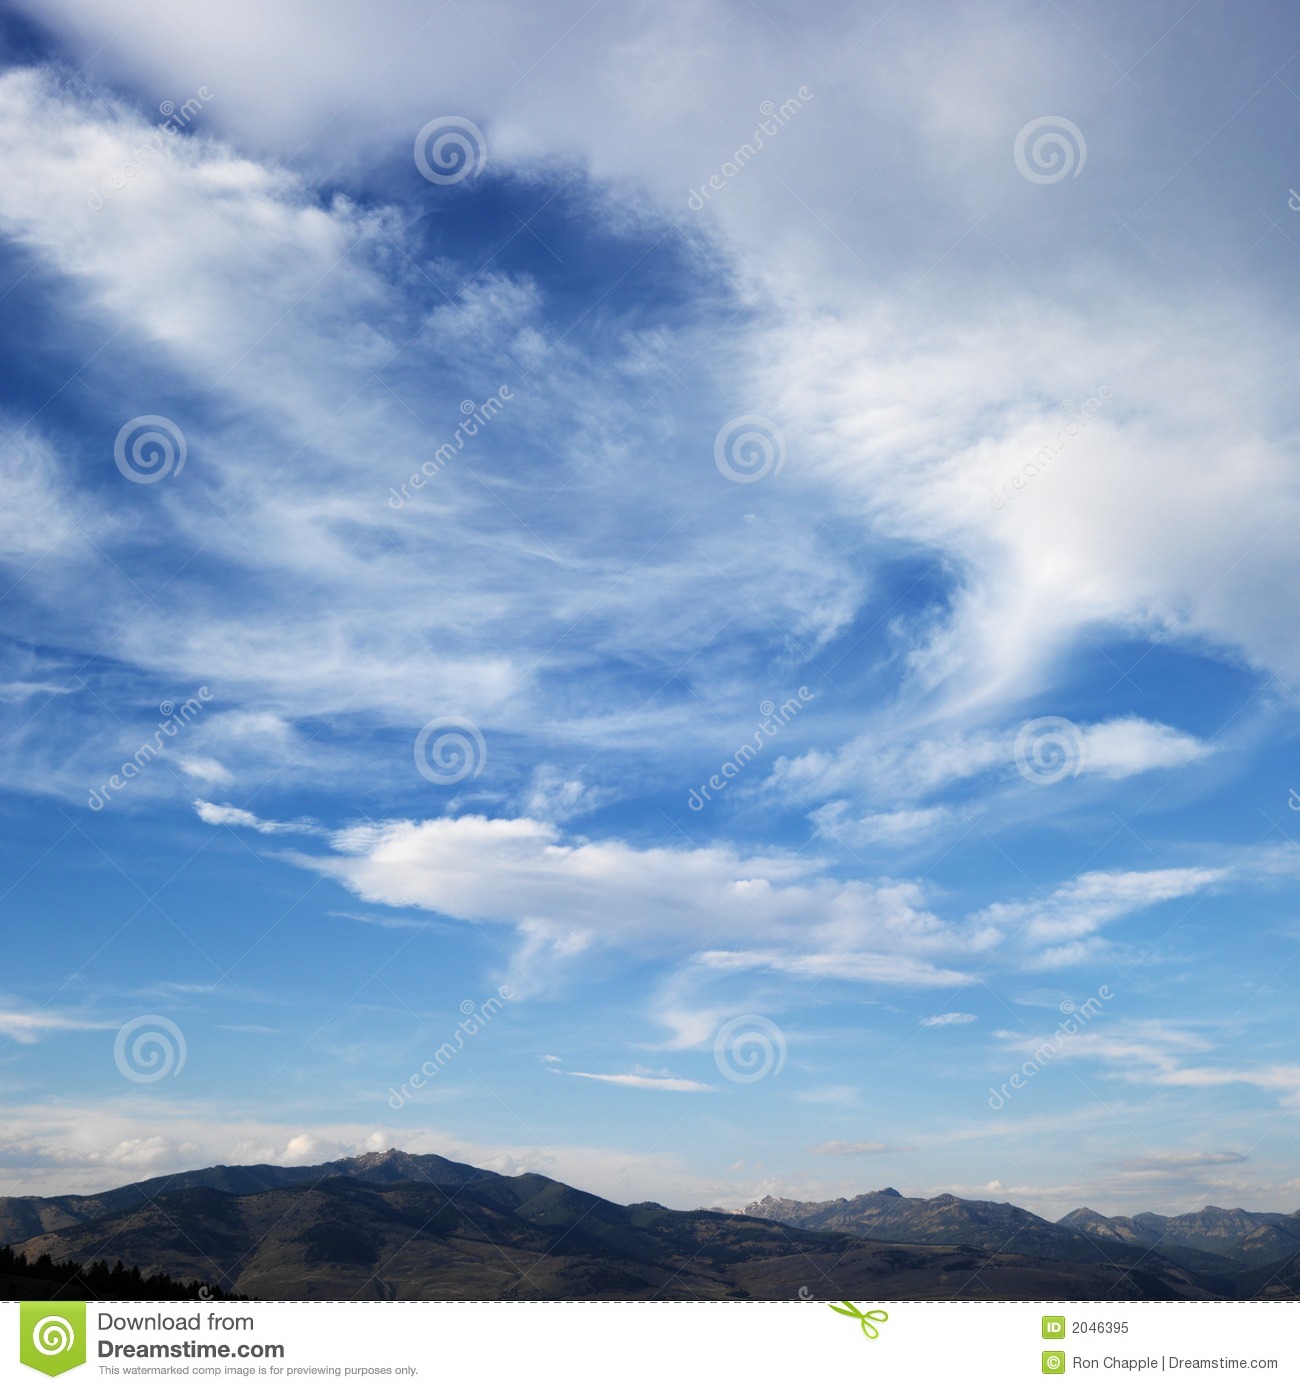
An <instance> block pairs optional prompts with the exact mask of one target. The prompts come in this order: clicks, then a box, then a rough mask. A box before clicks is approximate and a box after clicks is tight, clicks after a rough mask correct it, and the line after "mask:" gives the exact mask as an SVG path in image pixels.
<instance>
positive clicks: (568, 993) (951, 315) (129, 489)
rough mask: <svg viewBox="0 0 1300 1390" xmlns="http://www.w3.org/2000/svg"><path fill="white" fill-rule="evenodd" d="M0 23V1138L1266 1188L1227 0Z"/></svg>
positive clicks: (1255, 134) (1256, 632)
mask: <svg viewBox="0 0 1300 1390" xmlns="http://www.w3.org/2000/svg"><path fill="white" fill-rule="evenodd" d="M3 33H4V38H5V60H4V66H3V70H2V71H0V147H2V148H3V155H4V167H5V169H6V175H5V178H4V180H3V181H0V293H3V300H2V301H0V302H2V303H3V307H4V311H5V312H4V314H3V318H2V319H0V360H2V361H3V366H4V371H3V373H2V374H0V381H2V382H3V400H2V402H0V427H2V428H0V436H2V437H3V448H2V449H0V492H2V495H3V499H4V513H5V516H6V525H5V526H4V528H3V531H2V532H0V565H2V566H3V571H4V581H3V586H2V588H3V592H4V604H3V628H2V630H0V702H2V711H3V723H4V734H3V744H2V746H0V788H2V790H0V815H2V816H3V822H4V826H5V830H6V834H5V861H4V868H3V883H2V886H0V893H2V894H3V897H2V898H0V903H2V904H3V906H2V909H0V910H2V911H3V914H4V918H3V920H4V929H5V955H4V971H3V975H2V976H0V1093H2V1096H3V1114H2V1115H0V1125H2V1126H3V1129H2V1130H0V1188H2V1189H3V1190H4V1191H6V1192H9V1193H25V1192H43V1193H54V1192H64V1191H69V1190H90V1189H93V1188H96V1187H107V1186H113V1185H117V1184H118V1183H120V1182H124V1181H127V1180H129V1179H131V1178H133V1177H139V1176H142V1175H144V1174H147V1173H154V1172H161V1171H168V1170H171V1169H176V1168H185V1167H194V1166H198V1165H200V1164H204V1163H209V1162H254V1161H258V1162H262V1161H280V1162H295V1161H299V1162H311V1161H319V1160H320V1159H323V1158H328V1157H332V1156H335V1155H339V1154H345V1153H352V1152H358V1151H361V1150H364V1149H370V1148H383V1147H388V1146H390V1145H391V1146H396V1147H401V1148H407V1149H412V1150H436V1151H439V1152H443V1153H446V1154H448V1155H450V1156H452V1157H456V1158H463V1159H467V1160H471V1161H475V1162H480V1163H484V1164H486V1165H488V1166H492V1167H496V1168H499V1169H501V1170H502V1171H509V1172H520V1171H526V1170H528V1169H535V1170H541V1171H546V1172H550V1173H554V1174H555V1175H556V1176H559V1177H561V1178H564V1179H566V1180H569V1181H571V1182H576V1183H579V1184H582V1185H585V1186H588V1187H591V1188H594V1189H596V1190H598V1191H601V1192H602V1193H605V1194H607V1195H610V1196H613V1197H616V1198H620V1199H623V1200H638V1199H651V1198H652V1199H657V1200H662V1201H666V1202H671V1203H677V1204H683V1205H687V1204H713V1203H719V1204H723V1205H727V1206H736V1205H740V1204H742V1203H743V1202H745V1201H747V1200H750V1199H751V1198H753V1197H756V1196H760V1195H762V1194H763V1193H764V1192H777V1193H781V1194H786V1195H795V1196H806V1197H825V1196H834V1195H842V1194H849V1193H852V1192H856V1191H862V1190H867V1189H871V1188H877V1187H881V1186H885V1185H892V1186H895V1187H898V1188H900V1189H901V1190H903V1191H905V1192H909V1193H917V1194H928V1193H933V1192H939V1191H953V1192H957V1193H960V1194H963V1195H968V1196H986V1195H993V1196H997V1197H999V1198H1003V1199H1006V1200H1013V1201H1017V1202H1019V1203H1021V1204H1023V1205H1026V1206H1029V1207H1031V1208H1033V1209H1035V1210H1038V1211H1042V1212H1044V1213H1046V1214H1049V1215H1058V1214H1060V1213H1061V1212H1064V1211H1065V1210H1068V1209H1069V1208H1071V1207H1073V1206H1076V1205H1079V1204H1081V1203H1087V1204H1088V1205H1092V1206H1096V1207H1099V1208H1101V1209H1103V1210H1105V1211H1107V1212H1118V1211H1137V1210H1141V1209H1143V1208H1155V1209H1157V1210H1178V1209H1186V1208H1189V1207H1197V1206H1200V1205H1204V1204H1205V1203H1208V1202H1213V1203H1215V1204H1218V1205H1234V1204H1237V1203H1242V1204H1246V1205H1250V1206H1254V1207H1260V1208H1267V1209H1280V1210H1287V1211H1289V1210H1292V1209H1294V1208H1295V1207H1297V1206H1300V1197H1298V1196H1297V1193H1298V1191H1300V1179H1298V1178H1296V1176H1295V1157H1296V1148H1295V1136H1296V1116H1297V1105H1298V1104H1300V1036H1298V1030H1297V1025H1296V1022H1295V1013H1294V1008H1293V1003H1292V1001H1293V998H1294V989H1295V987H1296V984H1297V977H1298V975H1300V962H1298V961H1297V953H1298V952H1300V936H1298V934H1297V926H1298V924H1297V919H1296V907H1295V904H1296V901H1297V897H1296V885H1297V878H1298V876H1300V853H1298V852H1297V842H1296V837H1297V830H1298V829H1300V819H1297V810H1298V809H1300V795H1298V794H1297V792H1296V790H1295V789H1297V788H1300V747H1298V744H1300V740H1297V737H1296V734H1295V727H1296V710H1297V692H1298V691H1300V667H1298V666H1297V656H1298V655H1300V633H1298V632H1297V625H1296V621H1295V616H1294V615H1295V613H1296V612H1297V603H1298V600H1300V578H1298V576H1300V540H1298V539H1297V536H1300V473H1298V470H1297V462H1296V438H1297V418H1296V409H1295V400H1296V391H1295V384H1296V383H1295V375H1296V359H1297V356H1298V355H1300V340H1298V339H1297V334H1296V329H1295V325H1294V314H1293V313H1291V312H1290V310H1291V306H1292V305H1293V304H1294V302H1295V294H1296V290H1297V287H1298V285H1297V280H1298V269H1300V215H1298V213H1300V194H1297V193H1296V192H1295V190H1296V188H1297V187H1300V166H1297V165H1295V164H1294V163H1288V156H1287V154H1286V151H1287V150H1288V149H1289V148H1290V147H1291V146H1292V145H1294V141H1293V140H1289V139H1288V136H1289V135H1290V134H1291V133H1293V132H1294V130H1295V128H1296V123H1297V119H1298V118H1300V56H1297V48H1298V47H1300V39H1297V37H1296V31H1295V26H1294V22H1293V20H1292V19H1291V17H1290V16H1289V15H1288V12H1287V8H1286V7H1284V6H1282V5H1272V4H1257V5H1254V6H1252V7H1251V9H1250V12H1249V15H1248V17H1247V18H1246V19H1245V20H1243V19H1242V17H1241V15H1240V13H1239V12H1236V11H1234V10H1233V8H1232V7H1229V6H1227V5H1223V4H1200V5H1190V6H1188V5H1183V4H1170V5H1166V4H1161V3H1156V4H1150V5H1146V6H1143V7H1141V9H1140V11H1138V12H1137V13H1134V12H1133V11H1132V7H1130V6H1122V5H1111V4H1090V5H1086V6H1085V5H1081V4H1069V3H1060V4H1057V3H1047V4H1042V5H1040V4H1033V3H1023V4H1022V3H1010V2H1008V3H1002V4H994V3H980V4H961V5H944V4H936V5H933V6H926V7H924V8H923V9H922V8H917V7H901V6H897V5H885V4H874V5H868V6H865V7H863V6H852V7H849V6H844V7H838V6H824V7H818V8H817V9H816V10H815V11H814V12H807V11H806V7H799V6H784V5H753V4H746V5H741V6H729V5H721V4H719V5H714V4H707V3H694V4H691V5H672V4H670V5H665V6H659V7H655V8H653V9H648V10H629V9H627V8H626V7H607V8H602V7H595V8H591V9H588V8H587V7H586V6H585V5H578V4H573V5H568V4H556V5H550V6H547V7H545V12H544V13H538V12H536V11H535V8H534V7H528V6H523V5H517V4H514V3H511V2H510V0H502V3H500V4H496V5H493V6H491V7H473V8H471V7H468V6H462V5H457V4H454V3H452V4H447V5H443V6H441V7H438V6H433V7H429V6H425V5H416V4H408V3H405V2H404V0H394V2H393V3H389V4H386V5H385V6H384V7H382V9H381V10H379V11H378V12H377V13H369V12H368V13H366V14H365V15H360V14H358V13H356V12H355V11H354V9H353V7H349V6H345V5H337V6H321V5H319V4H316V5H309V4H307V3H290V2H289V0H278V3H276V4H275V5H273V6H270V7H266V6H261V5H257V6H255V5H253V4H251V3H250V2H249V0H232V3H231V4H228V5H226V6H224V7H222V8H221V10H220V11H219V12H216V11H211V10H210V9H209V8H208V7H203V6H197V5H193V4H189V3H185V4H178V3H172V4H168V5H162V4H158V3H152V0H150V2H149V3H145V2H144V0H101V3H98V4H96V5H94V6H91V5H87V4H85V3H84V0H43V3H42V4H41V5H39V6H36V5H31V6H27V5H10V6H9V7H8V8H7V9H6V11H5V16H4V28H3ZM449 118H450V119H451V121H452V123H451V124H450V125H449V124H446V122H447V120H448V119H449ZM440 122H441V123H442V124H439V123H440ZM1035 123H1038V124H1035ZM439 131H442V132H443V133H446V132H448V131H450V132H451V137H452V139H453V141H455V140H462V141H465V142H468V143H467V146H466V149H467V154H468V162H467V163H465V164H464V165H463V167H462V166H461V165H457V164H455V162H454V161H453V164H452V165H451V166H448V167H449V168H450V169H451V174H450V176H449V177H447V178H446V179H439V178H428V177H426V176H425V175H424V174H423V173H422V172H421V169H420V167H419V163H418V162H417V159H416V157H415V152H416V149H417V145H418V144H419V143H420V139H421V136H422V135H423V136H424V137H425V139H424V143H423V153H424V159H425V163H426V166H427V167H428V168H430V169H433V170H434V171H435V172H436V171H437V169H438V168H440V167H441V166H439V165H438V164H437V161H436V152H435V151H434V147H433V145H432V143H431V142H432V141H433V140H434V139H436V138H437V135H438V133H439ZM760 134H761V148H760V141H759V140H758V138H756V137H757V136H758V135H760ZM1044 135H1045V136H1046V140H1045V142H1042V140H1041V137H1043V136H1044ZM141 151H143V153H141ZM738 152H741V153H740V154H739V155H738ZM710 180H712V184H711V183H710ZM701 188H706V189H708V190H709V197H708V199H707V200H705V199H702V198H696V199H694V200H692V196H691V195H692V191H693V190H698V189H701ZM692 201H694V202H695V203H697V204H702V206H698V207H696V206H692ZM142 421H143V422H145V423H140V422H142ZM467 422H468V423H467ZM736 422H742V423H740V424H737V423H736ZM745 422H747V423H745ZM458 431H459V433H458ZM738 440H739V442H737V441H738ZM413 477H415V478H417V479H418V480H419V485H418V486H412V485H411V479H412V478H413ZM404 486H405V488H406V492H405V495H403V493H402V489H403V487H404ZM398 501H400V503H401V505H400V506H399V505H396V503H397V502H398ZM187 702H188V703H187ZM146 744H147V745H149V747H150V749H151V751H150V752H149V753H148V755H147V756H145V757H143V758H142V757H141V756H140V754H139V750H140V749H141V747H142V746H145V745H146ZM760 745H761V746H760ZM737 750H743V751H742V754H741V756H740V757H739V758H738V757H737ZM128 765H129V766H130V767H131V771H129V772H124V770H123V769H124V768H125V767H127V766H128ZM115 777H116V778H117V784H116V785H114V783H113V779H114V778H115ZM710 779H713V780H712V783H711V781H710ZM701 789H707V790H709V793H710V794H709V796H708V798H707V799H706V798H704V797H703V796H702V795H699V794H698V793H699V791H700V790H701ZM693 792H695V793H697V794H696V795H695V796H693V795H692V793H693ZM96 802H98V803H99V805H96V804H95V803H96ZM1103 991H1104V992H1103ZM499 992H500V993H499ZM494 996H495V997H497V998H498V1000H503V1001H504V1002H503V1003H502V1004H501V1007H500V1008H499V1010H497V1011H496V1012H494V1013H492V1015H491V1017H490V1018H489V1020H488V1021H487V1022H486V1023H484V1024H482V1025H481V1026H479V1027H478V1028H477V1031H476V1032H475V1034H474V1035H473V1036H472V1037H468V1036H466V1035H465V1033H464V1031H463V1029H464V1023H465V1020H466V1019H467V1018H471V1019H472V1018H474V1017H475V1016H476V1015H478V1016H481V1014H480V1011H481V1009H482V1007H483V1005H484V1003H485V1001H488V1000H489V999H491V998H493V997H494ZM1090 999H1091V1000H1093V1001H1095V1003H1096V1005H1097V1007H1085V1006H1086V1004H1087V1001H1088V1000H1090ZM464 1004H470V1005H472V1006H473V1008H472V1009H469V1010H466V1009H463V1008H462V1005H464ZM489 1012H491V1011H489ZM141 1020H161V1022H157V1021H155V1022H152V1023H149V1022H141ZM737 1020H741V1022H739V1023H737ZM458 1026H461V1027H462V1033H461V1035H460V1042H461V1043H462V1044H463V1045H457V1044H456V1042H455V1040H456V1038H457V1034H456V1030H457V1027H458ZM151 1033H152V1034H157V1035H158V1037H159V1038H161V1039H163V1040H164V1042H163V1043H160V1044H158V1047H159V1048H160V1049H161V1050H155V1051H154V1052H153V1053H151V1052H150V1047H151V1046H152V1044H150V1043H149V1042H148V1039H147V1036H146V1041H145V1043H144V1045H143V1047H144V1050H143V1051H142V1052H140V1053H138V1054H137V1053H134V1052H132V1044H133V1043H134V1042H135V1041H136V1040H137V1039H139V1038H140V1037H141V1036H142V1035H149V1034H151ZM449 1043H450V1044H452V1046H453V1048H454V1055H452V1056H451V1057H450V1060H445V1061H444V1062H438V1063H436V1064H435V1065H433V1066H432V1068H431V1070H432V1072H433V1073H435V1074H432V1075H430V1074H429V1072H427V1071H426V1073H424V1075H425V1077H426V1081H427V1084H425V1085H423V1086H420V1087H418V1088H416V1089H415V1090H413V1091H410V1093H409V1096H408V1098H406V1099H402V1103H401V1104H400V1105H398V1104H395V1103H394V1095H395V1092H396V1091H398V1090H400V1088H401V1087H402V1085H403V1084H404V1083H407V1082H409V1078H410V1077H411V1076H412V1075H413V1074H418V1073H420V1069H421V1067H422V1065H423V1064H424V1063H425V1062H428V1061H431V1059H434V1058H435V1056H437V1055H439V1049H441V1048H443V1047H444V1045H446V1044H449ZM1044 1047H1047V1049H1048V1050H1047V1051H1046V1052H1044V1051H1043V1049H1044ZM182 1049H183V1064H182V1060H181V1058H182ZM1036 1054H1039V1060H1038V1061H1037V1062H1036V1063H1035V1064H1034V1065H1033V1066H1032V1067H1031V1068H1029V1075H1028V1078H1027V1079H1026V1078H1025V1076H1024V1072H1025V1062H1026V1060H1027V1059H1030V1060H1032V1059H1034V1058H1035V1055H1036ZM441 1055H443V1056H444V1058H446V1057H447V1055H448V1054H446V1053H443V1054H441ZM151 1057H152V1061H151V1060H150V1058H151ZM133 1059H134V1060H133ZM151 1068H152V1070H151ZM155 1072H156V1073H158V1074H156V1075H155V1074H154V1073H155ZM1013 1073H1014V1074H1016V1075H1017V1076H1019V1077H1020V1079H1021V1081H1022V1083H1023V1084H1021V1085H1019V1086H1014V1084H1013V1083H1011V1082H1010V1080H1009V1079H1010V1078H1011V1077H1012V1075H1013ZM1004 1085H1007V1086H1009V1087H1011V1089H1010V1092H1009V1094H1005V1093H1004V1094H1002V1095H999V1088H1001V1087H1003V1086H1004ZM399 1098H400V1096H399ZM999 1099H1000V1100H1001V1103H1000V1104H998V1103H996V1102H997V1100H999ZM991 1100H992V1101H994V1103H993V1104H991V1103H990V1101H991Z"/></svg>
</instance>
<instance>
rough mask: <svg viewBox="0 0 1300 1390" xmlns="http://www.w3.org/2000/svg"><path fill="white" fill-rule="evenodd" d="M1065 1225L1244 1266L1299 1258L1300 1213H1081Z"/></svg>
mask: <svg viewBox="0 0 1300 1390" xmlns="http://www.w3.org/2000/svg"><path fill="white" fill-rule="evenodd" d="M1059 1224H1060V1225H1062V1226H1065V1227H1068V1228H1070V1229H1072V1230H1076V1231H1082V1232H1085V1233H1086V1234H1088V1235H1091V1236H1097V1237H1101V1238H1104V1239H1109V1240H1122V1241H1126V1242H1127V1243H1129V1244H1132V1245H1144V1246H1156V1245H1159V1246H1160V1247H1161V1248H1167V1247H1169V1246H1174V1245H1177V1246H1182V1247H1186V1248H1189V1249H1192V1250H1203V1251H1207V1252H1208V1253H1210V1254H1215V1255H1223V1256H1226V1257H1227V1258H1229V1259H1231V1260H1235V1261H1237V1262H1238V1263H1239V1264H1243V1265H1263V1264H1266V1263H1268V1262H1269V1261H1270V1260H1274V1261H1281V1260H1285V1259H1287V1258H1288V1257H1289V1256H1291V1255H1295V1254H1298V1253H1300V1211H1298V1212H1292V1213H1291V1214H1290V1215H1289V1216H1288V1215H1284V1214H1283V1213H1282V1212H1275V1211H1243V1210H1242V1209H1241V1208H1240V1207H1233V1208H1231V1209H1227V1208H1224V1207H1204V1208H1202V1210H1200V1211H1197V1212H1188V1213H1186V1214H1185V1215H1183V1216H1158V1215H1157V1214H1156V1213H1155V1212H1151V1211H1144V1212H1139V1213H1138V1215H1137V1216H1131V1217H1130V1216H1102V1215H1101V1214H1100V1213H1098V1212H1095V1211H1092V1210H1090V1209H1089V1208H1088V1207H1079V1208H1078V1209H1077V1210H1075V1211H1072V1212H1069V1213H1068V1214H1067V1215H1065V1216H1063V1217H1061V1220H1060V1223H1059Z"/></svg>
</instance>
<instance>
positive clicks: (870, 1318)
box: [830, 1298, 889, 1337]
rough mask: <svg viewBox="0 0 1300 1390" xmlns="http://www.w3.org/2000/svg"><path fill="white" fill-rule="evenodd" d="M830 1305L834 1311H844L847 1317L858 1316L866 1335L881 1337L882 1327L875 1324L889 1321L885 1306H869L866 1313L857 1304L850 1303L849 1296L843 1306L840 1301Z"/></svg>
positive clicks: (863, 1333)
mask: <svg viewBox="0 0 1300 1390" xmlns="http://www.w3.org/2000/svg"><path fill="white" fill-rule="evenodd" d="M830 1306H831V1311H832V1312H834V1313H843V1314H844V1316H845V1317H846V1318H857V1320H858V1323H859V1324H860V1325H861V1327H862V1335H863V1336H864V1337H879V1336H880V1329H879V1328H878V1327H876V1326H875V1324H876V1323H878V1322H888V1321H889V1314H888V1313H887V1312H885V1310H884V1309H883V1308H868V1309H867V1311H866V1312H865V1313H864V1312H863V1311H862V1310H861V1309H860V1308H858V1307H857V1306H856V1305H855V1304H853V1303H850V1302H849V1300H848V1299H847V1298H846V1299H845V1300H844V1306H843V1307H841V1306H840V1305H839V1304H838V1303H832V1304H831V1305H830Z"/></svg>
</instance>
